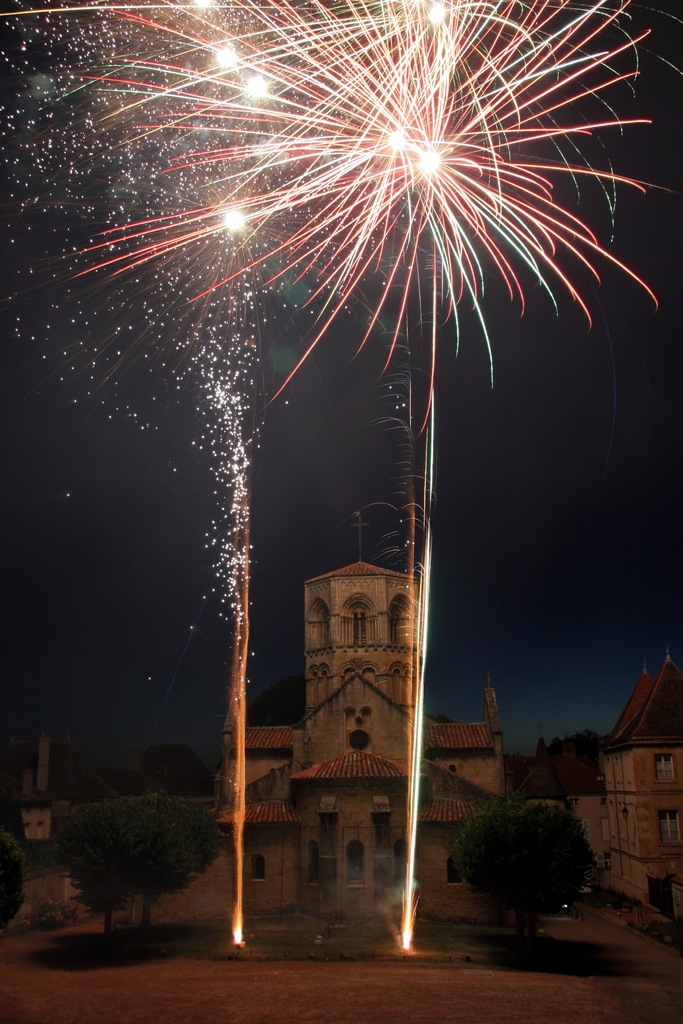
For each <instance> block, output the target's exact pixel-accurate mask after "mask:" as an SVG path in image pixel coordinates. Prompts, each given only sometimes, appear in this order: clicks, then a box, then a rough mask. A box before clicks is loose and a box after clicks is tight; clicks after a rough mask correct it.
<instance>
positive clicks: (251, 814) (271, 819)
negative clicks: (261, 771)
mask: <svg viewBox="0 0 683 1024" xmlns="http://www.w3.org/2000/svg"><path fill="white" fill-rule="evenodd" d="M234 820H235V812H234V811H223V812H222V813H221V814H219V815H218V816H217V818H216V821H217V822H218V824H219V825H223V826H225V825H232V824H233V822H234ZM300 822H301V819H300V818H299V815H298V814H297V813H296V811H295V810H294V807H293V805H292V804H291V803H290V802H289V801H288V800H267V801H265V802H264V803H261V804H248V805H247V808H246V811H245V815H244V824H245V825H283V824H284V825H298V824H300Z"/></svg>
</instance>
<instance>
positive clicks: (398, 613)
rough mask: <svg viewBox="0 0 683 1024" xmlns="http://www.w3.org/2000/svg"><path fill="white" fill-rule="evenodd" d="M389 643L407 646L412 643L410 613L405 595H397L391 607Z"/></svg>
mask: <svg viewBox="0 0 683 1024" xmlns="http://www.w3.org/2000/svg"><path fill="white" fill-rule="evenodd" d="M389 643H391V644H397V645H401V646H404V647H405V646H406V645H407V644H409V643H410V613H409V611H408V602H407V601H406V599H405V598H404V597H396V598H394V600H393V601H392V602H391V605H390V607H389Z"/></svg>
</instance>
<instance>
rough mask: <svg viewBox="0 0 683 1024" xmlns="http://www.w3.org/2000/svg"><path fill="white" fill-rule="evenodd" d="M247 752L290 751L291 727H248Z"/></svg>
mask: <svg viewBox="0 0 683 1024" xmlns="http://www.w3.org/2000/svg"><path fill="white" fill-rule="evenodd" d="M246 746H247V750H291V749H292V727H291V725H248V726H247V735H246Z"/></svg>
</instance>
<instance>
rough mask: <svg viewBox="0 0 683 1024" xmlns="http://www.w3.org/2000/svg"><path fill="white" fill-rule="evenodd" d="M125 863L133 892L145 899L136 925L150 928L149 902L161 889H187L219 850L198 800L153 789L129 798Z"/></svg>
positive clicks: (145, 928) (209, 823)
mask: <svg viewBox="0 0 683 1024" xmlns="http://www.w3.org/2000/svg"><path fill="white" fill-rule="evenodd" d="M133 802H134V803H135V809H136V814H135V820H134V822H133V824H132V828H131V835H130V841H131V859H130V862H129V865H128V870H129V877H130V880H131V883H132V888H133V891H134V892H136V893H139V894H140V895H141V896H142V898H143V906H142V917H141V920H140V928H141V930H142V931H146V930H147V928H148V927H149V920H150V912H151V907H152V904H153V903H154V902H155V901H156V900H158V899H159V897H160V896H162V895H164V894H165V893H173V892H180V891H181V890H182V889H186V888H187V886H188V885H189V884H190V882H191V881H192V879H193V878H194V877H195V876H196V875H200V874H202V872H204V871H206V869H207V868H208V866H209V865H210V864H211V863H212V862H213V861H214V860H215V858H216V855H217V854H218V833H217V830H216V826H215V824H214V822H213V821H212V820H211V818H210V817H209V815H208V814H207V812H206V808H205V807H203V806H202V805H201V804H195V803H191V802H190V801H189V800H180V799H178V798H177V797H172V796H168V794H166V793H151V794H149V795H147V796H143V797H141V798H140V799H139V800H133Z"/></svg>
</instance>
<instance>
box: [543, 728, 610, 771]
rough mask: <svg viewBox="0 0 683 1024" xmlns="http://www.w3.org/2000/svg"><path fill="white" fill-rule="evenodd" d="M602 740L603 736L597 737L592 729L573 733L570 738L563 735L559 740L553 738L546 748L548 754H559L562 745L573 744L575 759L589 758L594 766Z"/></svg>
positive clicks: (555, 737)
mask: <svg viewBox="0 0 683 1024" xmlns="http://www.w3.org/2000/svg"><path fill="white" fill-rule="evenodd" d="M604 739H605V737H604V736H598V734H597V732H595V731H594V730H593V729H584V730H583V731H582V732H574V733H572V735H571V736H568V735H567V734H566V733H565V734H564V737H563V738H562V739H560V737H559V736H553V738H552V740H551V741H550V745H549V747H548V753H549V754H561V753H562V751H563V747H564V744H565V743H567V742H569V743H573V744H574V749H575V751H576V756H577V757H589V758H590V759H591V761H594V762H595V764H597V763H598V757H599V752H600V743H601V742H602V740H604Z"/></svg>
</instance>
